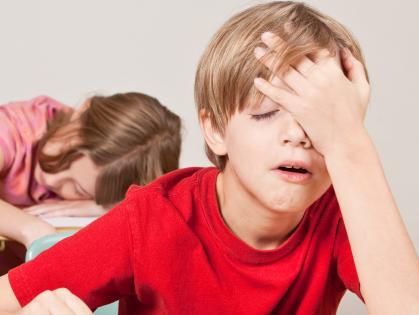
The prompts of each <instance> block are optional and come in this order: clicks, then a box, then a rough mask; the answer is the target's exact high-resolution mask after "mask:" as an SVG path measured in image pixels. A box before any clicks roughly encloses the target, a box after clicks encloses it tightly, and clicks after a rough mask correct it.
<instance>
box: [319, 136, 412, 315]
mask: <svg viewBox="0 0 419 315" xmlns="http://www.w3.org/2000/svg"><path fill="white" fill-rule="evenodd" d="M353 139H355V140H356V142H354V144H352V145H346V146H343V147H342V149H341V150H336V152H335V153H334V155H333V156H326V157H325V159H326V165H327V168H328V171H329V174H330V177H331V180H332V183H333V187H334V189H335V192H336V196H337V199H338V202H339V205H340V208H341V211H342V216H343V219H344V222H345V226H346V229H347V232H348V237H349V241H350V244H351V248H352V252H353V255H354V260H355V265H356V268H357V272H358V275H359V278H360V282H361V289H362V294H363V296H364V299H365V301H366V304H367V308H368V310H369V312H370V313H371V314H380V315H381V314H400V315H401V314H411V313H410V312H411V311H413V310H415V311H418V308H419V264H418V259H417V256H416V253H415V249H414V246H413V244H412V242H411V240H410V238H409V235H408V233H407V230H406V227H405V226H404V223H403V220H402V218H401V215H400V213H399V210H398V209H397V206H396V203H395V201H394V199H393V196H392V194H391V191H390V188H389V186H388V184H387V181H386V179H385V175H384V172H383V168H382V166H381V162H380V159H379V157H378V154H377V151H376V149H375V147H374V145H373V143H372V141H371V139H370V137H369V136H368V133H367V132H366V131H360V132H359V133H358V134H357V135H354V138H353Z"/></svg>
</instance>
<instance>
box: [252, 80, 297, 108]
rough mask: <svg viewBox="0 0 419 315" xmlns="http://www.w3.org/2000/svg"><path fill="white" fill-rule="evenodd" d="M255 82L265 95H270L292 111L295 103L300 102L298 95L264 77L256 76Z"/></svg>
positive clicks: (273, 99)
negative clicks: (274, 84)
mask: <svg viewBox="0 0 419 315" xmlns="http://www.w3.org/2000/svg"><path fill="white" fill-rule="evenodd" d="M254 84H255V87H256V88H257V89H258V90H259V91H260V92H262V93H263V94H264V95H265V96H267V97H269V98H270V99H271V100H272V101H274V102H275V103H278V104H280V105H281V106H282V107H284V108H285V109H286V110H287V111H289V112H291V113H292V112H293V109H294V108H295V104H298V96H297V95H295V94H293V93H292V92H289V91H287V90H286V89H284V88H279V87H277V86H273V85H272V84H271V83H269V82H268V81H266V80H264V79H262V78H256V79H255V80H254Z"/></svg>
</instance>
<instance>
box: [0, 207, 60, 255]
mask: <svg viewBox="0 0 419 315" xmlns="http://www.w3.org/2000/svg"><path fill="white" fill-rule="evenodd" d="M53 233H56V230H55V228H54V227H53V226H52V225H50V224H48V223H46V222H45V221H43V220H41V219H40V218H38V217H35V216H33V215H31V214H27V213H25V212H24V211H22V210H21V209H19V208H17V207H15V206H13V205H12V204H10V203H7V202H5V201H3V200H0V235H1V236H5V237H7V238H10V239H13V240H16V241H18V242H19V243H22V244H24V245H25V246H26V248H28V247H29V245H30V244H31V243H32V242H33V241H34V240H36V239H38V238H40V237H42V236H45V235H48V234H53Z"/></svg>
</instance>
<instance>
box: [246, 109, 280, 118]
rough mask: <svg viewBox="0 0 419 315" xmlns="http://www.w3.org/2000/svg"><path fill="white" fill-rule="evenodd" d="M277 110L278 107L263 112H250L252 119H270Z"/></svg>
mask: <svg viewBox="0 0 419 315" xmlns="http://www.w3.org/2000/svg"><path fill="white" fill-rule="evenodd" d="M278 112H279V109H275V110H272V111H268V112H266V113H263V114H251V117H252V119H255V120H263V119H270V118H273V117H274V116H275V115H276V114H277V113H278Z"/></svg>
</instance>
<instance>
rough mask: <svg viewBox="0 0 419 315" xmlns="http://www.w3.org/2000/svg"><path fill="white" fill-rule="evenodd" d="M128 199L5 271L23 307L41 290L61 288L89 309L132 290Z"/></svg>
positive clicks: (128, 293) (130, 293)
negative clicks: (79, 299) (71, 293)
mask: <svg viewBox="0 0 419 315" xmlns="http://www.w3.org/2000/svg"><path fill="white" fill-rule="evenodd" d="M130 206H131V201H130V200H129V199H128V198H127V199H125V200H124V201H123V202H122V203H121V204H119V205H118V206H116V207H115V208H114V209H112V210H110V211H109V212H108V213H107V214H105V215H104V216H102V217H100V218H99V219H97V220H95V221H94V222H92V223H91V224H90V225H88V226H87V227H85V228H84V229H82V230H80V231H79V232H78V233H76V234H75V235H73V236H71V237H69V238H66V239H64V240H63V241H61V242H59V243H58V244H56V245H55V246H53V247H52V248H51V249H49V250H47V251H45V252H43V253H41V254H40V255H39V256H38V257H37V258H35V259H34V260H32V261H30V262H28V263H26V264H23V265H21V266H19V267H17V268H15V269H12V270H11V271H10V272H9V281H10V284H11V287H12V289H13V291H14V293H15V295H16V297H17V299H18V301H19V303H20V304H21V305H22V306H24V305H26V304H27V303H28V302H30V301H31V300H32V299H33V298H34V297H35V296H37V295H38V294H39V293H41V292H43V291H45V290H54V289H57V288H61V287H65V288H68V289H69V290H70V291H71V292H73V293H74V294H75V295H77V296H78V297H79V298H81V299H82V300H83V301H84V302H85V303H86V304H87V305H88V306H89V307H90V308H91V309H95V308H97V307H99V306H101V305H104V304H108V303H110V302H112V301H115V300H118V299H120V298H121V297H122V296H126V295H132V294H134V284H133V283H134V282H133V271H132V270H133V268H132V255H131V252H132V244H131V243H132V241H131V228H130V226H129V220H128V210H127V209H129V207H130Z"/></svg>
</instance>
